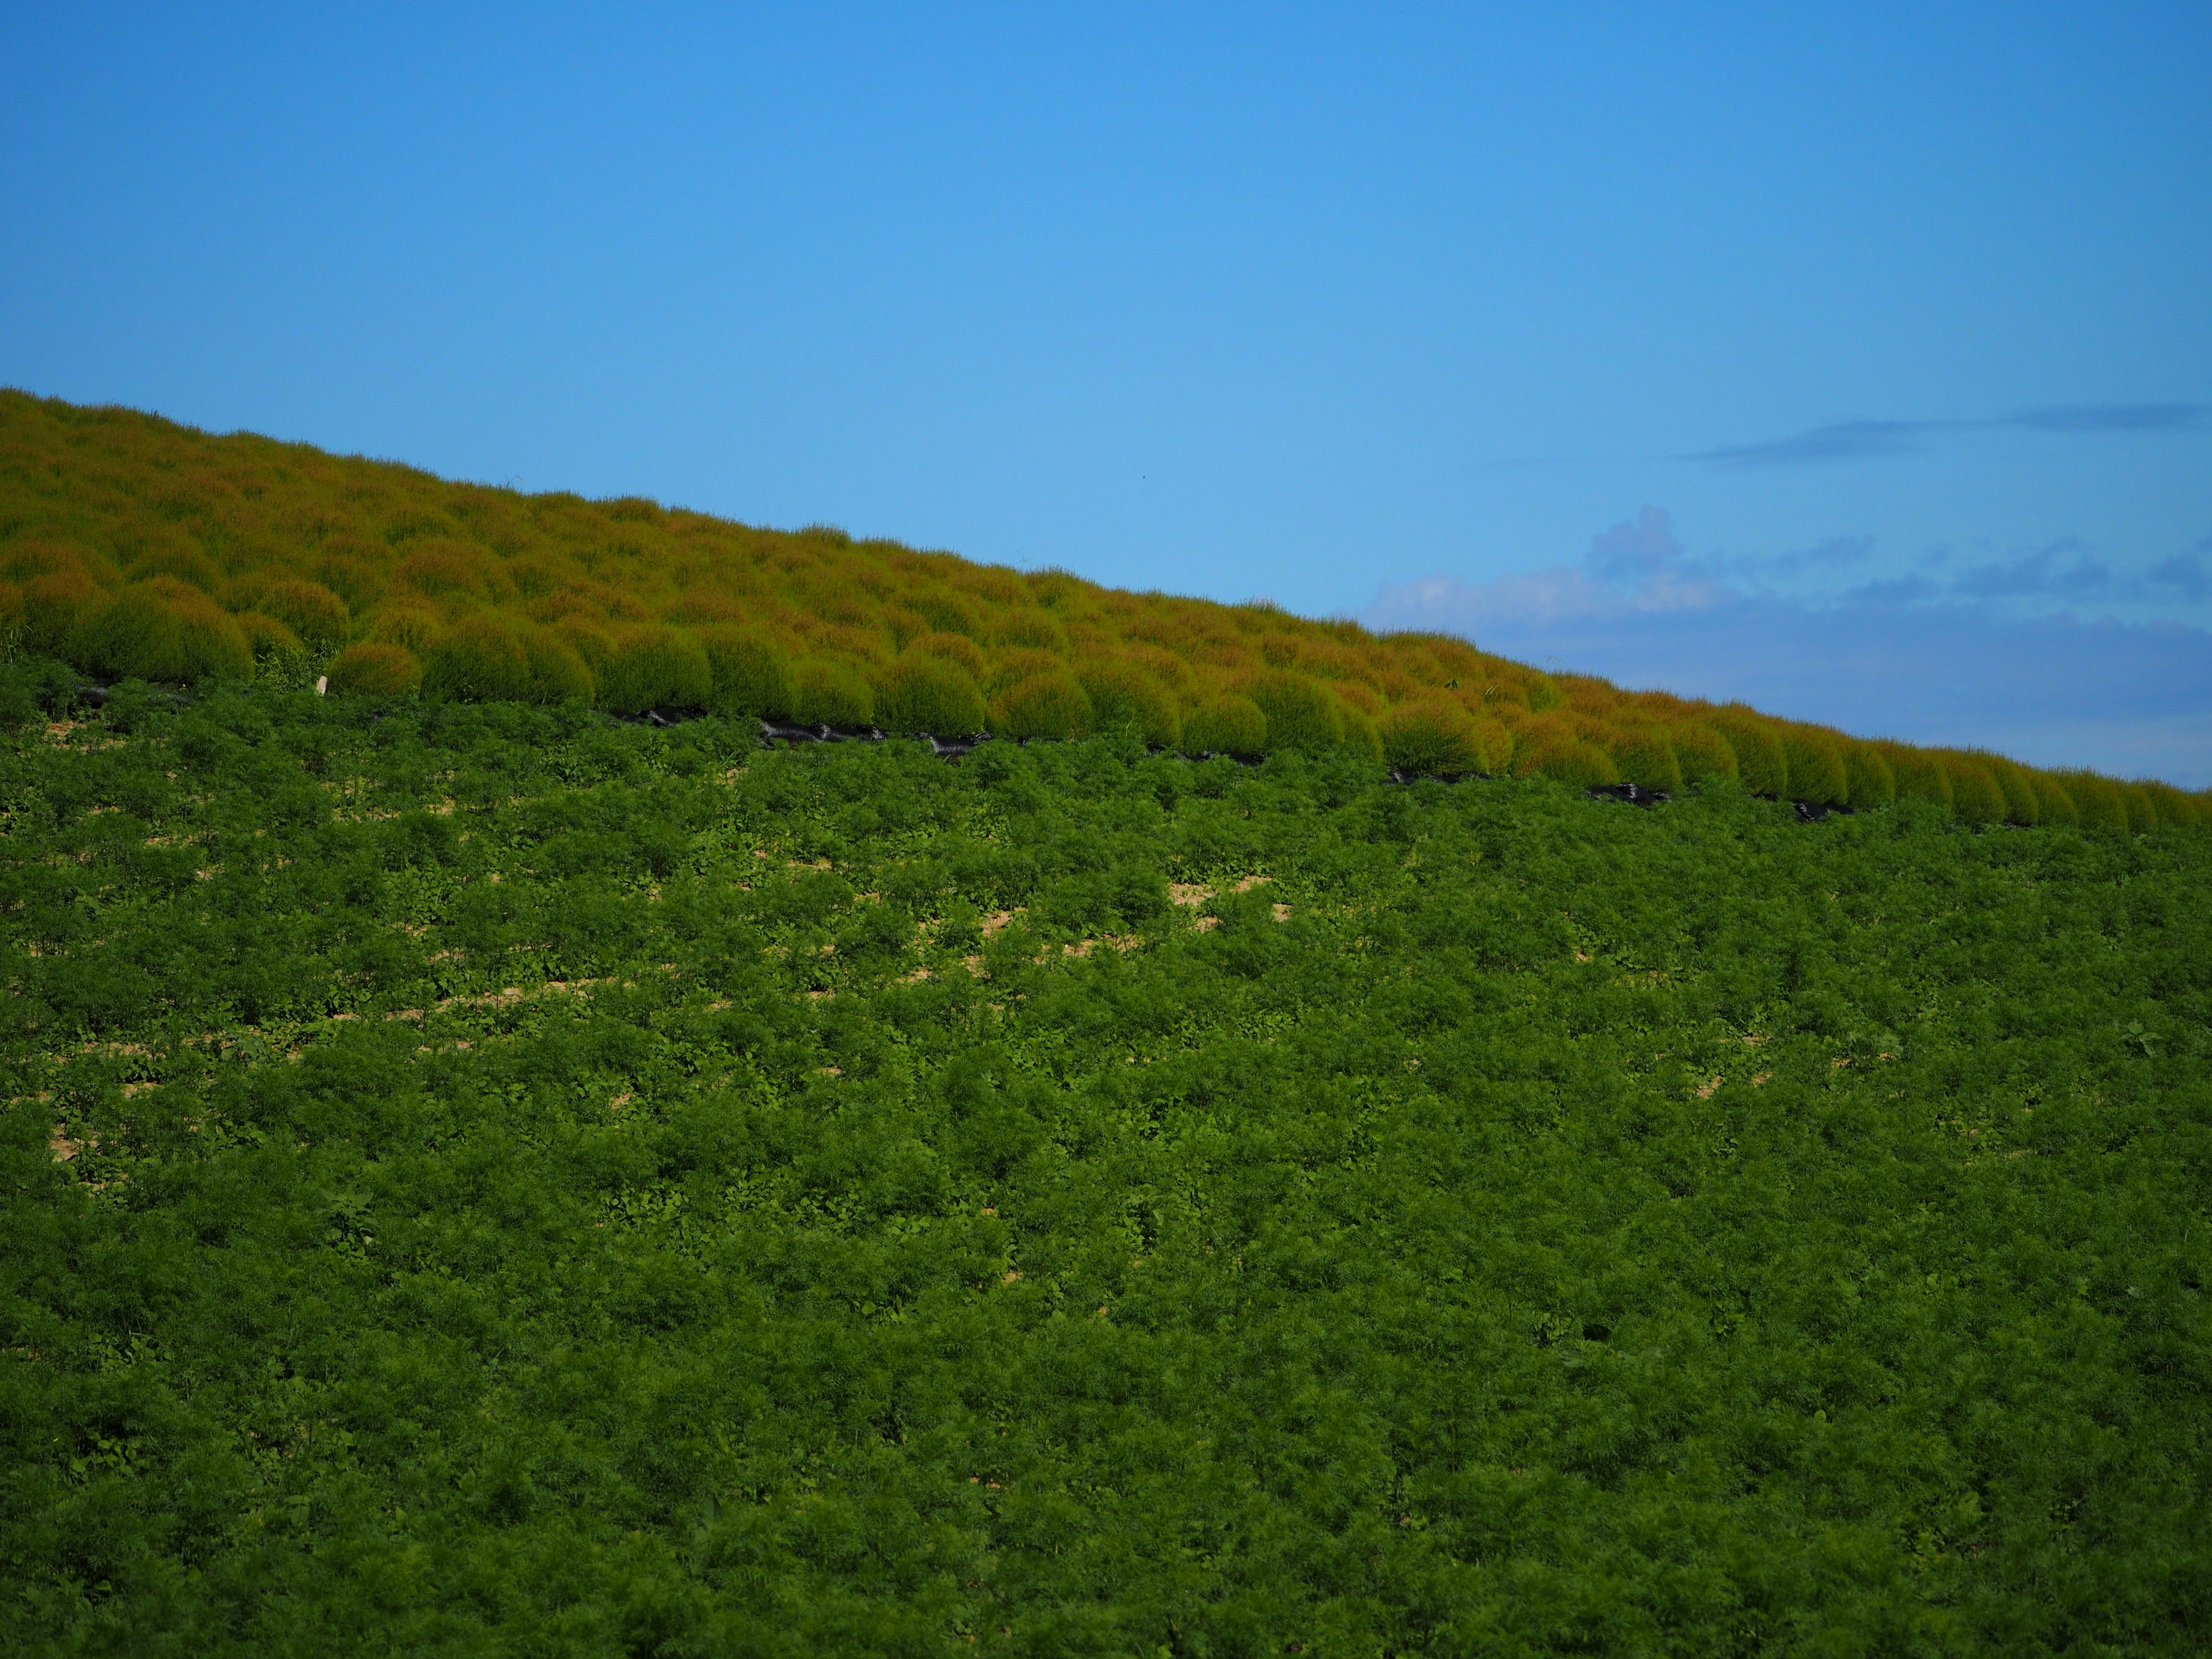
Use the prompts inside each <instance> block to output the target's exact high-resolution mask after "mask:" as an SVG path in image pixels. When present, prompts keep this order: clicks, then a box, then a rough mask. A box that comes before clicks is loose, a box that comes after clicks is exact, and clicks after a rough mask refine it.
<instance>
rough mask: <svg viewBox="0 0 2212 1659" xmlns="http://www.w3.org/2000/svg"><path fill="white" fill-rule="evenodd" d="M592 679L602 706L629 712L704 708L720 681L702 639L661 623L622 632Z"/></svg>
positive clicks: (595, 670) (834, 722)
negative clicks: (701, 644)
mask: <svg viewBox="0 0 2212 1659" xmlns="http://www.w3.org/2000/svg"><path fill="white" fill-rule="evenodd" d="M592 682H593V687H594V690H596V692H597V694H598V697H599V706H600V707H601V708H611V709H613V710H615V711H616V712H617V714H643V713H644V712H645V711H646V710H647V709H648V708H704V707H705V706H706V702H707V699H708V696H711V695H712V693H713V691H714V669H713V667H712V666H711V665H710V664H709V661H708V656H707V653H706V652H705V651H704V650H703V649H702V647H701V646H700V644H699V642H698V641H696V640H695V639H693V638H691V637H690V635H686V634H684V633H682V632H679V631H678V629H673V628H659V627H652V628H634V629H628V630H626V631H625V632H623V633H622V634H619V635H616V636H615V637H614V638H613V640H612V641H611V648H610V649H609V651H608V652H607V654H606V656H605V659H604V660H603V661H601V662H599V663H598V664H596V665H593V666H592ZM860 718H861V719H862V720H866V715H863V716H861V717H860ZM847 723H848V722H844V721H832V722H831V724H832V725H842V724H847Z"/></svg>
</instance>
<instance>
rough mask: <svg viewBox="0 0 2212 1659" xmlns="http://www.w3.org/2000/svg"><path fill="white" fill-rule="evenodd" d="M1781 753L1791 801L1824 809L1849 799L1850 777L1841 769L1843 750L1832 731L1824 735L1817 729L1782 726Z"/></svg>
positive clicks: (1813, 727) (1839, 804)
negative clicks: (1811, 804)
mask: <svg viewBox="0 0 2212 1659" xmlns="http://www.w3.org/2000/svg"><path fill="white" fill-rule="evenodd" d="M1782 753H1783V766H1784V770H1785V771H1786V772H1787V773H1788V775H1789V779H1790V799H1793V800H1804V801H1812V802H1814V803H1816V804H1818V805H1823V806H1841V805H1844V803H1845V802H1847V801H1848V800H1850V793H1851V787H1850V775H1849V774H1848V773H1847V771H1846V770H1845V768H1844V753H1843V750H1842V748H1841V746H1840V745H1838V743H1837V742H1836V739H1835V736H1834V734H1833V733H1832V732H1823V731H1822V730H1820V727H1818V726H1796V725H1791V726H1784V727H1783V728H1782Z"/></svg>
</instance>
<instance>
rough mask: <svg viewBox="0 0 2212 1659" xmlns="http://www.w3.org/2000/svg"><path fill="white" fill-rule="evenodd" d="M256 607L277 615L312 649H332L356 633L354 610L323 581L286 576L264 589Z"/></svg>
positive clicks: (280, 620)
mask: <svg viewBox="0 0 2212 1659" xmlns="http://www.w3.org/2000/svg"><path fill="white" fill-rule="evenodd" d="M255 609H257V610H258V611H264V612H265V613H267V614H268V615H270V616H271V617H276V620H277V621H279V622H281V623H283V624H284V625H285V626H286V627H287V628H289V629H291V630H292V631H293V633H295V634H296V635H299V637H300V639H301V641H302V642H303V643H304V644H305V645H307V647H308V648H309V649H311V650H314V651H332V650H336V649H337V647H339V646H341V645H343V644H344V643H345V642H346V641H348V640H349V639H350V638H352V637H353V613H352V612H351V611H349V610H348V609H347V608H346V602H345V601H344V600H343V599H340V598H339V597H338V596H337V594H335V593H333V592H331V590H330V589H329V588H327V587H325V586H323V585H322V584H321V583H320V582H311V581H302V580H298V579H296V578H289V577H288V578H286V579H284V580H281V581H274V582H270V584H269V585H268V586H266V587H264V588H263V589H262V590H261V592H260V593H259V595H258V599H257V602H256V605H255Z"/></svg>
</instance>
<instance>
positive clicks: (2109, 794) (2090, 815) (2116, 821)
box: [2065, 772, 2128, 835]
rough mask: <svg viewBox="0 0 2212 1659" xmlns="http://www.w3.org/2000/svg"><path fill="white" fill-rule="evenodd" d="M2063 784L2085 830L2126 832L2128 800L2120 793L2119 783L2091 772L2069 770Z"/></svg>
mask: <svg viewBox="0 0 2212 1659" xmlns="http://www.w3.org/2000/svg"><path fill="white" fill-rule="evenodd" d="M2065 788H2066V793H2067V794H2068V796H2069V797H2070V798H2071V799H2072V800H2073V802H2074V810H2075V815H2076V817H2078V818H2079V820H2080V822H2081V827H2082V828H2083V829H2111V830H2113V831H2116V832H2117V833H2118V834H2120V835H2125V834H2127V832H2128V803H2127V800H2126V799H2125V798H2124V796H2123V795H2122V794H2121V793H2120V786H2119V785H2118V784H2117V783H2114V782H2113V781H2112V780H2111V779H2110V778H2100V777H2099V776H2097V775H2096V774H2094V773H2093V772H2069V774H2067V776H2066V784H2065Z"/></svg>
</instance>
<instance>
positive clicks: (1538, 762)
mask: <svg viewBox="0 0 2212 1659" xmlns="http://www.w3.org/2000/svg"><path fill="white" fill-rule="evenodd" d="M1524 730H1525V728H1524ZM1513 771H1514V774H1515V775H1516V776H1518V777H1524V778H1528V777H1535V778H1550V779H1551V780H1553V781H1554V782H1556V783H1568V784H1573V785H1575V786H1576V787H1578V788H1583V789H1588V788H1591V787H1595V785H1598V784H1601V783H1619V782H1620V769H1619V768H1618V767H1616V766H1614V765H1613V757H1612V756H1610V755H1608V754H1607V753H1606V752H1605V750H1602V749H1601V748H1599V747H1598V746H1597V745H1596V744H1594V743H1585V742H1583V739H1581V738H1574V737H1561V736H1559V735H1557V734H1556V733H1552V732H1545V733H1543V734H1541V735H1540V736H1537V737H1535V738H1533V739H1531V740H1530V741H1528V743H1526V744H1517V743H1516V744H1515V746H1514V752H1513Z"/></svg>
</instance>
